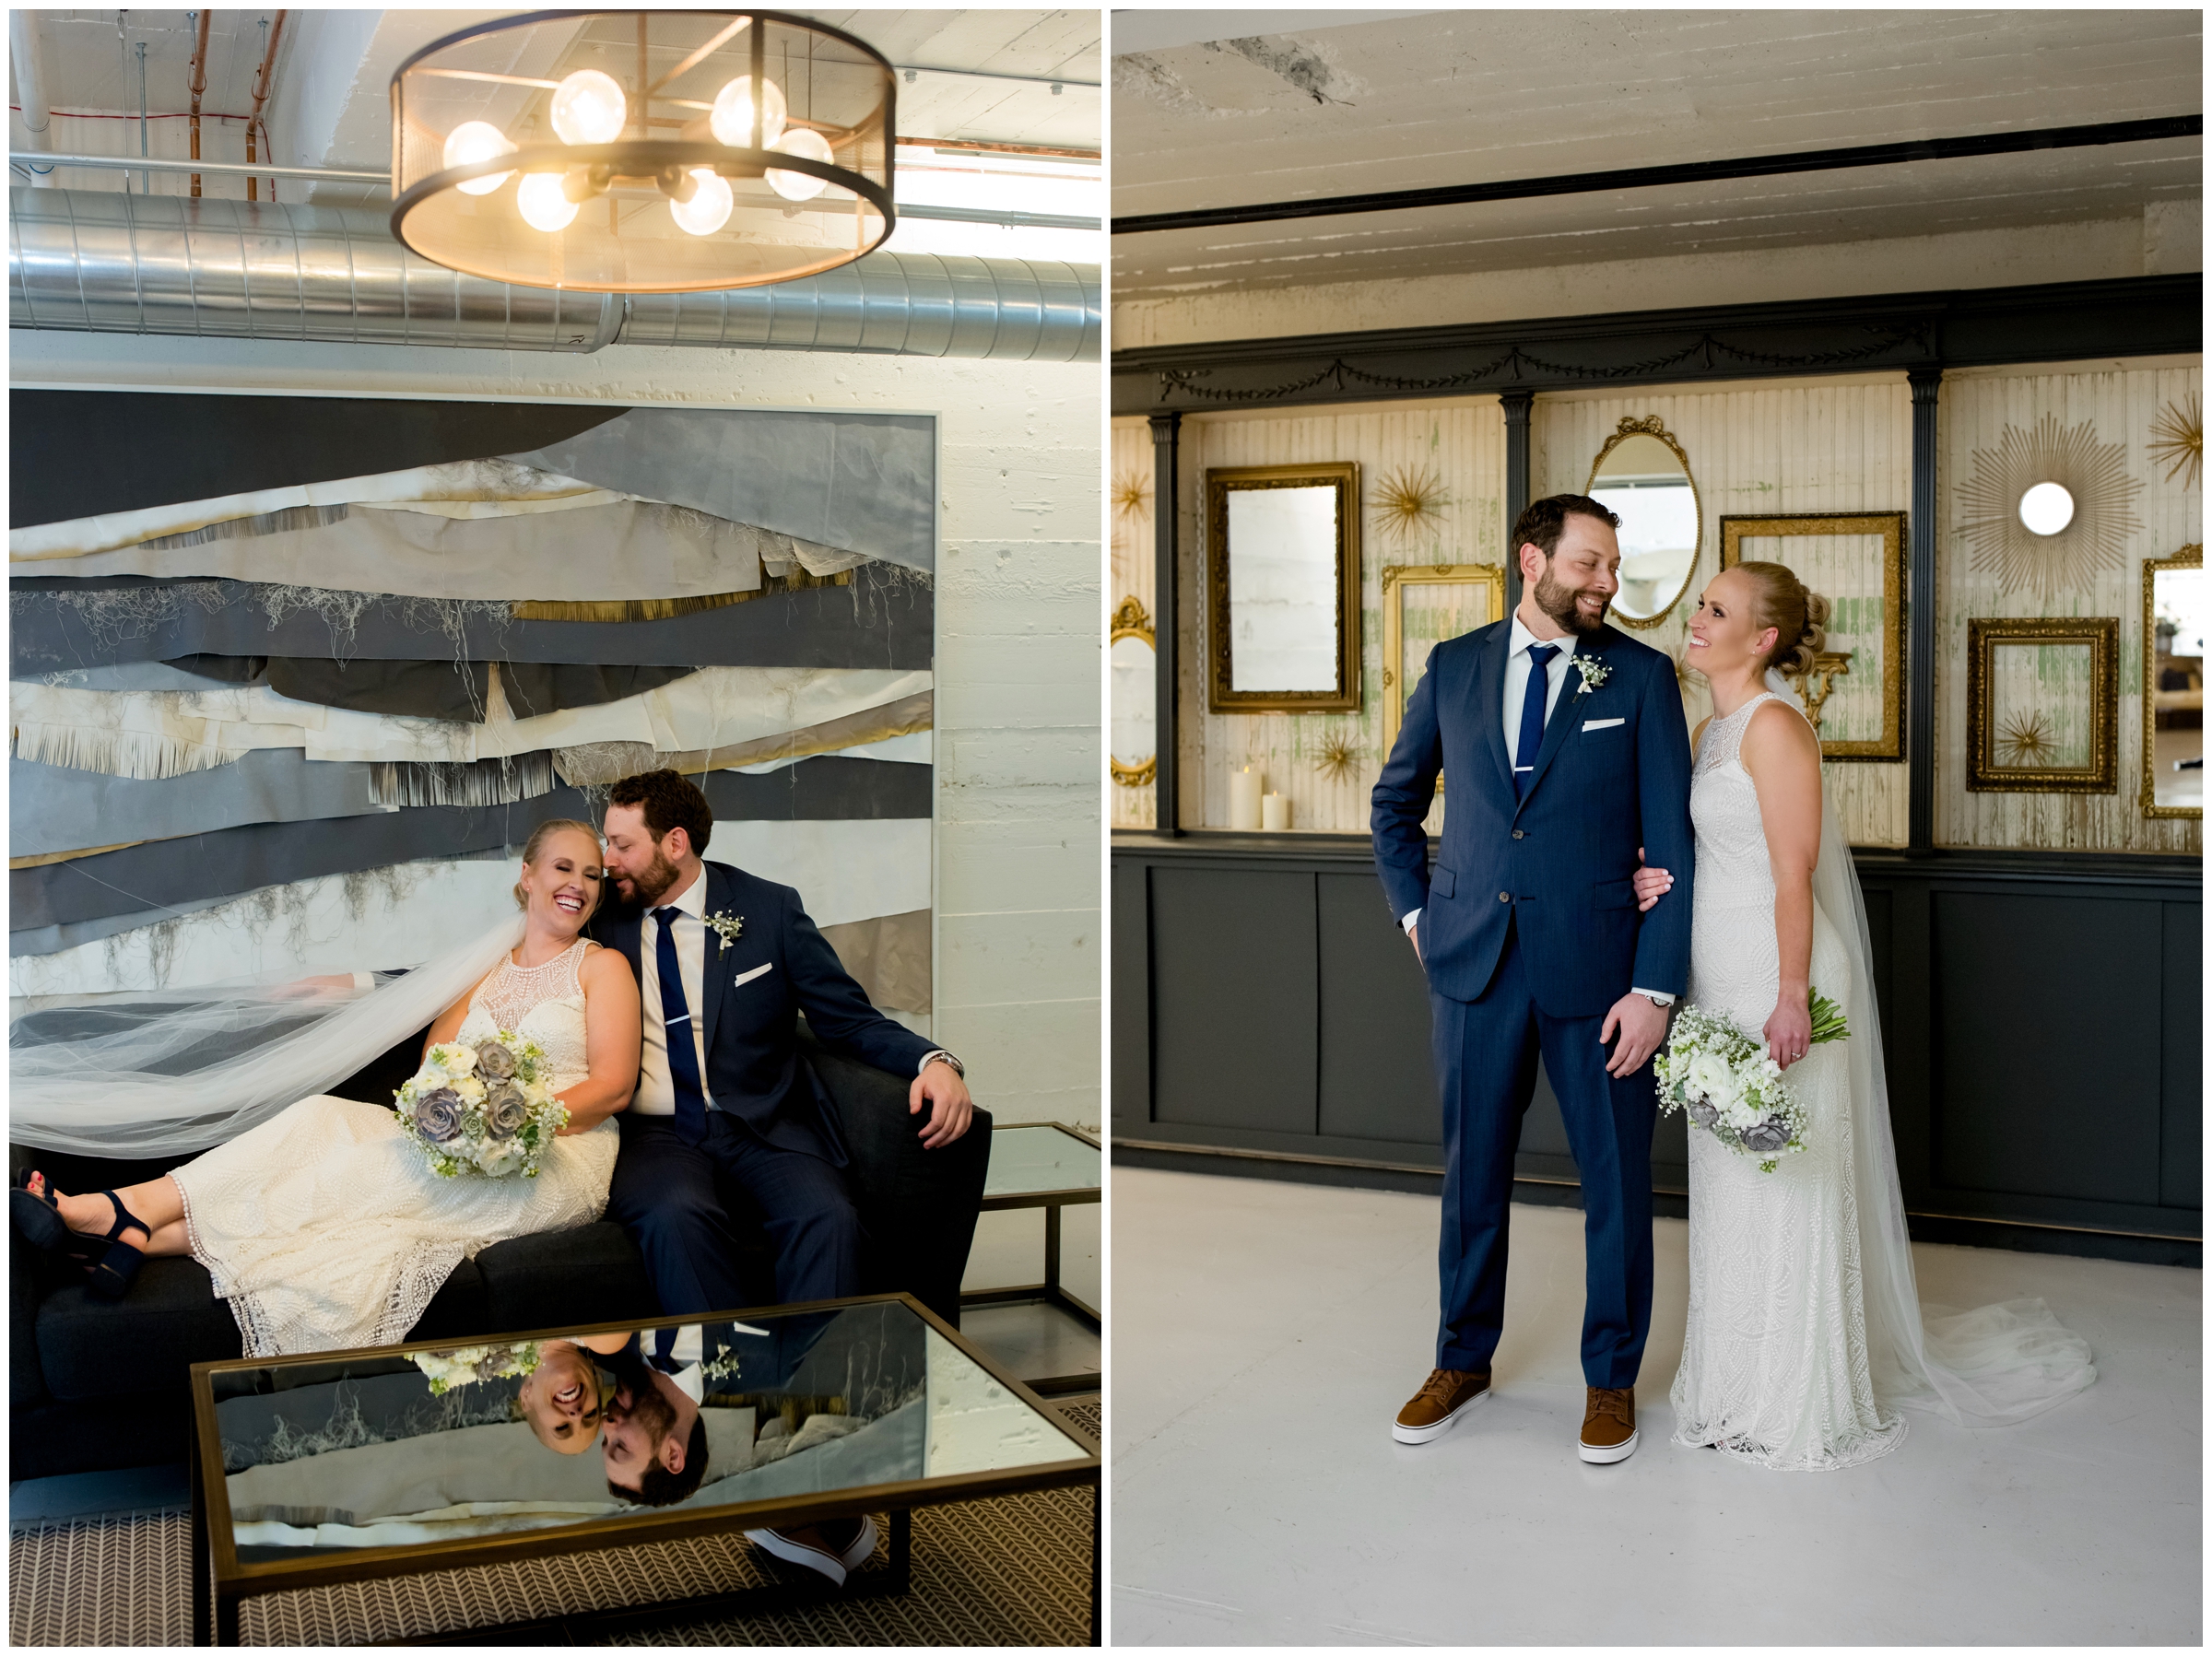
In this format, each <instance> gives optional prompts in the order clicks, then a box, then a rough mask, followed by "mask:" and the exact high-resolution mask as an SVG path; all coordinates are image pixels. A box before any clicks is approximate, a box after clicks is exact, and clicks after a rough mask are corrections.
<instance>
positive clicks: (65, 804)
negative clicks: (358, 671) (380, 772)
mask: <svg viewBox="0 0 2212 1656" xmlns="http://www.w3.org/2000/svg"><path fill="white" fill-rule="evenodd" d="M369 788H370V778H369V767H368V766H367V765H355V764H317V763H314V762H312V761H311V760H309V759H308V758H307V757H306V756H305V755H304V754H303V753H301V752H300V749H299V748H297V747H273V748H264V749H261V750H258V751H256V752H253V753H249V754H248V755H246V756H245V758H241V759H239V760H237V761H235V762H234V763H231V764H229V765H218V766H216V767H215V768H214V769H209V770H194V771H190V772H187V773H186V774H185V775H182V776H172V777H169V778H167V779H165V780H163V781H135V780H133V779H131V778H128V777H121V776H108V775H106V774H104V773H103V772H100V771H97V770H73V769H69V768H68V767H67V766H65V765H39V764H34V763H32V762H31V761H29V760H28V759H10V760H8V762H7V849H8V854H9V855H10V856H11V857H38V856H44V855H46V854H47V853H48V852H51V851H78V850H81V849H83V848H84V847H85V846H86V845H88V844H94V845H122V844H124V843H126V842H128V841H131V840H173V839H176V838H178V837H180V836H182V835H185V834H204V833H211V832H214V831H216V830H217V829H220V828H240V827H242V826H244V825H245V824H248V823H253V822H315V821H321V820H323V819H324V818H327V817H333V816H367V815H369V814H371V813H372V812H374V813H379V814H381V813H382V807H381V806H379V805H377V803H376V801H375V800H374V799H373V798H372V797H371V794H370V791H369Z"/></svg>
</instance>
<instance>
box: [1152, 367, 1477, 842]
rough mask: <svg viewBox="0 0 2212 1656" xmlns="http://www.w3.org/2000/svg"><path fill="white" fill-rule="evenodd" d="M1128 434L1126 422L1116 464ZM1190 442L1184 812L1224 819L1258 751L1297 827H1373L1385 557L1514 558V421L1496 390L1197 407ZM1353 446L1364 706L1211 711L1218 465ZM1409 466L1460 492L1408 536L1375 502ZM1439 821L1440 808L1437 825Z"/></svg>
mask: <svg viewBox="0 0 2212 1656" xmlns="http://www.w3.org/2000/svg"><path fill="white" fill-rule="evenodd" d="M1139 429H1140V430H1141V429H1142V428H1141V427H1140V428H1139ZM1120 445H1121V438H1120V436H1119V430H1118V428H1117V432H1116V444H1115V453H1116V457H1117V464H1118V459H1119V455H1120V453H1121V446H1120ZM1342 460H1349V461H1356V462H1358V463H1359V474H1360V475H1359V487H1360V496H1361V502H1360V510H1361V522H1360V554H1361V555H1360V588H1359V616H1360V627H1359V648H1360V685H1361V693H1360V703H1361V705H1360V711H1359V713H1358V714H1357V715H1356V716H1355V715H1352V714H1348V713H1346V714H1305V713H1295V714H1294V713H1242V714H1218V715H1217V714H1213V713H1207V712H1206V711H1204V709H1205V707H1206V680H1205V677H1204V672H1203V669H1204V663H1205V660H1206V653H1205V652H1206V637H1207V632H1206V628H1207V624H1208V620H1207V617H1206V605H1205V600H1204V596H1203V589H1204V586H1205V570H1206V538H1205V528H1206V526H1205V522H1204V519H1205V510H1204V503H1205V488H1206V481H1205V479H1206V468H1207V467H1209V466H1223V465H1293V464H1299V463H1300V462H1322V461H1342ZM1400 470H1405V471H1408V472H1410V473H1412V474H1413V475H1415V476H1420V475H1423V474H1426V475H1428V476H1430V477H1432V478H1433V479H1434V480H1435V481H1436V482H1437V483H1439V484H1440V485H1441V487H1442V490H1443V494H1444V497H1445V499H1447V500H1448V501H1449V504H1447V505H1445V506H1444V507H1442V508H1441V514H1440V521H1439V522H1437V523H1434V524H1433V525H1430V526H1426V527H1424V528H1423V529H1422V530H1421V531H1420V532H1418V534H1413V535H1410V536H1403V537H1401V536H1397V535H1394V534H1390V533H1388V532H1387V531H1386V530H1385V529H1384V527H1383V526H1382V524H1381V523H1379V522H1378V520H1377V518H1376V514H1375V511H1374V510H1373V505H1372V502H1373V500H1374V499H1375V492H1376V489H1377V487H1378V485H1379V484H1380V482H1381V481H1382V478H1383V477H1385V476H1389V475H1390V474H1392V473H1394V472H1397V471H1400ZM1180 472H1181V476H1180V483H1181V489H1180V492H1181V494H1182V503H1181V504H1182V518H1181V521H1180V527H1179V545H1180V546H1181V547H1182V556H1181V558H1180V559H1179V573H1180V576H1181V579H1182V595H1181V598H1180V601H1179V604H1178V606H1177V607H1178V615H1179V618H1180V620H1181V623H1182V648H1183V650H1184V651H1185V652H1186V654H1185V656H1184V658H1183V659H1184V660H1185V662H1186V663H1187V664H1188V665H1187V667H1186V668H1185V670H1184V673H1183V675H1182V678H1183V700H1182V707H1183V709H1184V710H1185V711H1184V716H1183V722H1182V754H1183V769H1182V777H1183V784H1184V788H1185V790H1186V792H1185V795H1184V800H1185V803H1184V805H1183V808H1182V816H1183V824H1182V826H1184V827H1186V828H1205V827H1215V828H1218V827H1225V826H1226V825H1227V824H1228V821H1229V773H1230V770H1231V769H1235V768H1236V767H1238V766H1240V765H1246V764H1252V765H1257V766H1258V767H1259V768H1260V769H1261V770H1262V771H1263V772H1264V773H1265V777H1266V786H1267V789H1268V791H1270V792H1274V793H1283V794H1284V795H1286V796H1287V797H1288V799H1289V801H1290V821H1291V827H1292V829H1293V830H1294V831H1299V830H1307V831H1312V830H1318V831H1324V832H1337V833H1364V832H1365V831H1366V830H1367V820H1368V794H1369V792H1370V790H1371V789H1372V788H1373V786H1374V781H1375V778H1376V776H1377V775H1378V774H1380V772H1381V771H1382V760H1383V757H1384V756H1383V752H1382V569H1383V567H1384V566H1385V565H1387V564H1435V563H1499V562H1500V561H1501V560H1502V558H1503V552H1502V550H1501V546H1502V543H1503V540H1504V529H1505V525H1504V523H1503V516H1504V504H1503V502H1504V499H1505V421H1504V416H1503V414H1502V412H1501V411H1500V405H1499V402H1498V399H1497V398H1496V397H1493V396H1482V397H1464V398H1454V399H1450V400H1441V401H1437V402H1419V403H1390V404H1381V405H1345V406H1342V407H1338V408H1332V409H1330V410H1327V411H1326V412H1324V413H1319V414H1314V413H1300V414H1295V415H1291V414H1235V415H1212V414H1207V415H1193V416H1191V417H1187V418H1186V419H1185V420H1184V421H1183V424H1182V459H1181V462H1180ZM1132 544H1133V546H1134V539H1133V540H1132ZM1337 737H1341V738H1342V739H1344V740H1346V741H1348V742H1350V743H1351V744H1352V745H1353V746H1354V747H1355V748H1356V750H1357V752H1358V758H1357V759H1356V761H1355V762H1354V764H1353V765H1352V767H1351V768H1350V769H1349V770H1348V771H1347V772H1346V773H1345V774H1343V775H1342V776H1341V777H1338V778H1332V777H1330V776H1328V775H1326V774H1324V773H1323V772H1322V771H1320V770H1319V769H1316V766H1315V760H1316V758H1317V757H1318V755H1319V753H1320V751H1321V749H1322V747H1323V745H1324V743H1326V742H1328V741H1329V740H1331V739H1332V738H1337ZM1123 792H1126V790H1123ZM1441 808H1442V807H1441V805H1440V806H1439V807H1438V809H1439V812H1440V813H1441ZM1439 826H1441V815H1440V816H1436V817H1435V818H1434V819H1433V820H1432V821H1431V823H1430V827H1431V828H1432V829H1434V828H1437V827H1439Z"/></svg>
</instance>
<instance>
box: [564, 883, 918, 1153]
mask: <svg viewBox="0 0 2212 1656" xmlns="http://www.w3.org/2000/svg"><path fill="white" fill-rule="evenodd" d="M704 866H705V874H704V878H705V880H706V883H707V900H706V912H708V913H709V914H734V915H735V916H737V917H738V918H739V919H740V920H741V921H743V922H744V929H743V931H742V932H741V933H740V934H738V937H737V940H736V941H735V943H730V944H724V942H723V940H722V938H721V937H720V936H719V935H718V934H716V933H715V931H714V929H713V928H712V926H710V927H708V928H707V957H706V971H705V973H704V975H703V979H702V983H703V987H702V989H701V991H700V999H701V1000H702V1001H704V1002H705V1003H706V1004H705V1005H703V1006H700V1007H697V1008H695V1009H694V1016H696V1017H698V1019H699V1020H700V1034H701V1035H702V1036H703V1037H704V1038H705V1040H706V1049H707V1069H706V1075H705V1076H704V1077H703V1079H704V1080H705V1082H706V1085H707V1091H708V1092H710V1093H712V1095H713V1098H714V1102H715V1104H716V1105H718V1106H719V1107H721V1108H722V1109H723V1110H727V1111H728V1112H729V1113H730V1114H732V1115H735V1116H736V1117H737V1118H738V1119H739V1120H741V1121H742V1122H745V1124H746V1125H747V1126H748V1127H750V1128H751V1129H752V1130H753V1131H754V1132H755V1133H759V1135H760V1136H761V1137H762V1138H764V1139H766V1140H767V1141H768V1142H769V1143H770V1144H771V1145H777V1146H779V1147H781V1148H782V1149H786V1150H799V1151H804V1152H806V1154H808V1155H810V1156H819V1157H822V1158H823V1159H825V1160H826V1161H828V1162H830V1165H831V1166H833V1167H840V1168H841V1167H843V1166H844V1165H845V1160H846V1157H845V1144H844V1136H843V1134H842V1133H840V1132H839V1130H838V1124H837V1115H836V1108H835V1106H834V1105H833V1104H832V1103H831V1102H830V1095H829V1093H828V1092H827V1090H825V1089H824V1088H823V1086H821V1084H820V1083H819V1082H818V1080H817V1079H816V1077H815V1074H814V1071H813V1070H812V1069H811V1068H810V1067H809V1066H808V1065H807V1063H806V1061H805V1060H804V1059H803V1058H802V1057H801V1056H800V1054H799V1046H798V1015H799V1014H800V1013H801V1012H804V1013H806V1024H807V1027H808V1028H811V1029H812V1030H813V1031H814V1033H815V1037H816V1039H818V1040H820V1041H821V1042H822V1044H823V1045H825V1046H829V1047H833V1048H836V1049H837V1050H839V1051H844V1052H849V1053H851V1054H852V1055H853V1057H855V1058H858V1059H860V1060H861V1061H862V1062H863V1063H872V1064H874V1065H875V1066H876V1067H877V1069H880V1070H888V1071H890V1072H891V1073H892V1074H893V1075H898V1076H900V1078H901V1079H905V1078H910V1077H912V1076H913V1075H918V1074H919V1073H920V1072H921V1067H922V1058H923V1055H924V1053H926V1052H931V1051H935V1048H934V1047H933V1046H932V1045H931V1044H930V1043H929V1042H928V1041H926V1040H924V1039H922V1038H921V1037H920V1036H919V1035H916V1034H914V1033H913V1031H912V1030H911V1029H908V1028H904V1027H903V1026H901V1025H900V1024H896V1023H894V1022H892V1021H891V1020H890V1019H889V1018H888V1017H886V1016H883V1014H882V1013H880V1012H878V1011H877V1010H876V1008H875V1007H874V1006H872V1005H870V1004H868V997H867V996H866V995H865V994H864V993H863V992H861V987H860V985H859V984H857V983H855V982H854V981H853V977H852V974H851V973H850V972H848V971H846V970H845V968H844V963H843V962H842V961H841V960H839V959H838V957H837V951H836V950H834V949H832V948H831V947H830V945H829V944H828V943H826V942H825V941H823V938H822V934H821V933H820V932H819V931H818V929H816V926H815V923H814V922H813V921H811V920H809V919H807V917H806V908H805V906H804V905H803V904H801V902H800V901H799V894H798V893H797V892H796V891H794V890H793V889H792V888H791V887H789V886H779V885H777V884H776V883H775V882H774V881H772V880H764V879H761V878H759V876H758V875H749V874H747V873H746V872H745V871H744V870H743V869H739V868H732V867H730V866H729V865H728V864H727V863H706V864H705V865H704ZM644 921H645V913H644V910H642V909H632V910H622V911H619V912H616V913H613V914H610V915H608V916H607V917H606V922H605V924H604V925H601V924H599V923H598V922H594V934H595V935H596V936H597V938H598V940H599V942H600V943H602V944H604V945H606V947H608V948H612V949H619V950H621V951H622V954H623V957H625V958H626V959H628V960H629V967H630V970H631V972H632V973H633V974H635V975H636V976H637V979H638V981H639V982H640V983H643V982H644V981H645V979H644V974H643V973H642V972H641V970H640V969H639V961H638V949H639V942H640V939H641V937H642V935H643V934H644ZM741 980H742V981H741Z"/></svg>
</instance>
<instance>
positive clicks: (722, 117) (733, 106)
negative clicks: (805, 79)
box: [707, 75, 789, 149]
mask: <svg viewBox="0 0 2212 1656" xmlns="http://www.w3.org/2000/svg"><path fill="white" fill-rule="evenodd" d="M761 84H762V85H763V86H765V87H766V88H767V90H766V91H765V92H763V93H762V94H761V98H760V142H761V145H762V147H767V146H770V145H772V144H774V143H775V141H776V140H777V139H778V138H779V137H781V136H782V134H783V117H784V115H785V114H786V113H787V112H788V111H789V106H788V105H787V104H786V103H785V102H784V101H783V88H782V87H780V86H778V85H776V83H775V82H774V81H772V80H770V81H763V82H762V83H761ZM707 127H708V129H709V130H710V131H711V132H712V133H713V135H714V141H715V142H716V143H717V144H727V145H729V146H730V147H732V148H733V149H749V148H751V147H752V142H753V77H752V76H749V75H740V76H738V77H737V78H736V79H735V80H733V81H732V82H730V84H729V85H728V86H726V87H724V88H722V90H721V91H719V92H717V93H716V94H715V95H714V112H713V113H712V114H711V115H709V116H708V117H707Z"/></svg>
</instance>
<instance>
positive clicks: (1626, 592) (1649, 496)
mask: <svg viewBox="0 0 2212 1656" xmlns="http://www.w3.org/2000/svg"><path fill="white" fill-rule="evenodd" d="M1583 492H1584V493H1586V494H1588V495H1589V496H1590V498H1591V499H1594V500H1595V501H1597V502H1598V504H1599V505H1601V506H1603V507H1605V508H1606V510H1607V511H1611V512H1612V513H1613V514H1614V515H1615V516H1617V517H1618V518H1619V519H1620V527H1619V528H1618V530H1617V531H1615V533H1616V534H1618V536H1619V539H1620V591H1619V592H1618V593H1615V594H1614V598H1613V607H1612V611H1611V614H1612V615H1613V617H1616V618H1617V619H1618V620H1620V621H1621V622H1623V623H1624V624H1626V625H1628V626H1630V627H1638V628H1641V627H1655V626H1657V625H1658V624H1659V622H1660V621H1662V620H1663V619H1665V616H1666V612H1667V611H1668V610H1670V609H1672V608H1674V606H1675V605H1676V604H1677V603H1678V602H1679V601H1680V599H1681V597H1682V594H1683V593H1685V592H1687V591H1688V589H1689V577H1690V571H1691V570H1693V569H1694V568H1696V566H1697V561H1698V541H1699V537H1700V535H1701V534H1703V531H1704V518H1703V514H1702V512H1701V511H1700V507H1699V505H1698V486H1697V484H1696V483H1695V482H1694V481H1693V480H1692V479H1691V477H1690V475H1689V456H1688V455H1687V454H1685V453H1683V452H1682V449H1681V445H1679V444H1678V443H1677V442H1676V441H1675V440H1674V438H1673V437H1672V436H1671V435H1670V434H1669V433H1668V432H1667V430H1666V429H1665V427H1663V426H1662V425H1661V424H1660V423H1659V418H1658V417H1657V416H1656V415H1654V416H1653V417H1650V418H1648V419H1624V420H1622V421H1621V422H1620V428H1619V429H1618V430H1617V431H1615V432H1614V433H1613V435H1612V436H1611V437H1610V438H1608V439H1606V446H1605V447H1604V448H1603V449H1602V450H1600V451H1599V452H1598V456H1597V464H1594V465H1593V466H1592V467H1591V468H1590V485H1589V487H1588V488H1587V489H1585V490H1584V491H1583Z"/></svg>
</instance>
